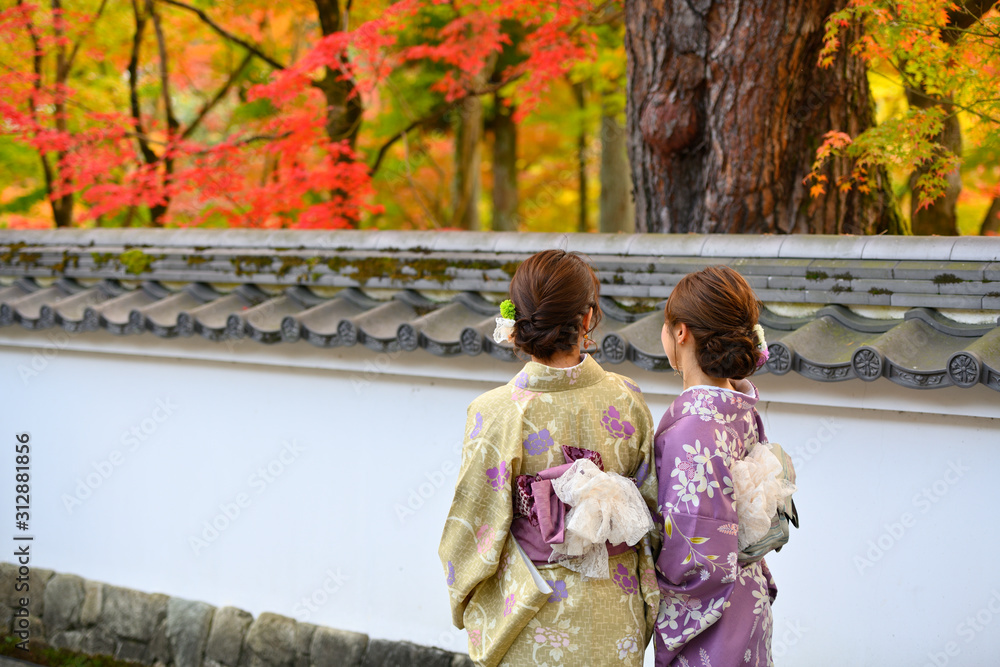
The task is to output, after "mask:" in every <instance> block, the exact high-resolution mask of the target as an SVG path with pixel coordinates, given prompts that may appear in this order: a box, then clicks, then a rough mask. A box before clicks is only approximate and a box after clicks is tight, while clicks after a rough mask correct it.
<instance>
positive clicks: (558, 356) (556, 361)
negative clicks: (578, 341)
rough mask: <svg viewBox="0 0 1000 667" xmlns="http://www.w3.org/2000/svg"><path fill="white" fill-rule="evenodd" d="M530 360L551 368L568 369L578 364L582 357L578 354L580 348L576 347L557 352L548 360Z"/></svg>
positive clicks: (533, 358) (536, 358)
mask: <svg viewBox="0 0 1000 667" xmlns="http://www.w3.org/2000/svg"><path fill="white" fill-rule="evenodd" d="M531 360H532V361H534V362H536V363H539V364H543V365H545V366H551V367H552V368H570V367H571V366H576V365H577V364H579V363H580V362H581V361H582V360H583V356H582V355H581V354H580V347H579V346H577V347H576V348H574V349H572V350H565V351H562V352H557V353H555V354H553V355H552V356H551V357H550V358H548V359H539V358H538V357H532V358H531Z"/></svg>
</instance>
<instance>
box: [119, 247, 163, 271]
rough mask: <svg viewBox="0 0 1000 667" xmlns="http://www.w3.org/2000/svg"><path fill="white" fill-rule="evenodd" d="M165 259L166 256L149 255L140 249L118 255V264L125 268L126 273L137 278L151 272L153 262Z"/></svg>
mask: <svg viewBox="0 0 1000 667" xmlns="http://www.w3.org/2000/svg"><path fill="white" fill-rule="evenodd" d="M164 257H165V255H149V254H147V253H144V252H143V251H141V250H139V249H138V248H132V249H131V250H126V251H125V252H123V253H122V254H120V255H118V263H119V264H121V265H122V266H124V267H125V270H126V271H128V272H129V273H131V274H132V275H136V276H137V275H139V274H141V273H145V272H147V271H149V267H151V266H152V265H153V262H155V261H156V260H158V259H163V258H164Z"/></svg>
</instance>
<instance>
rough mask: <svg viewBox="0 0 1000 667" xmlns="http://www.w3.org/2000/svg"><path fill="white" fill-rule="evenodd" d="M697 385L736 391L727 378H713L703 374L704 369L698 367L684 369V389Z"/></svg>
mask: <svg viewBox="0 0 1000 667" xmlns="http://www.w3.org/2000/svg"><path fill="white" fill-rule="evenodd" d="M699 385H702V386H709V387H718V388H719V389H731V390H733V391H736V388H735V387H734V386H733V383H732V382H730V381H729V378H714V377H711V376H708V375H705V373H704V371H702V370H701V369H700V368H698V369H697V370H696V371H688V370H685V371H684V389H685V390H688V389H690V388H691V387H697V386H699Z"/></svg>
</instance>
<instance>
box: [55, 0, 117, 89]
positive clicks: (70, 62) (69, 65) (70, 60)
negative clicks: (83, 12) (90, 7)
mask: <svg viewBox="0 0 1000 667" xmlns="http://www.w3.org/2000/svg"><path fill="white" fill-rule="evenodd" d="M107 4H108V0H101V6H100V7H98V8H97V14H95V15H94V20H93V21H91V22H90V25H89V26H88V27H87V29H86V30H84V31H83V32H81V33H80V37H79V38H78V39H77V40H76V43H75V44H73V50H72V51H70V54H69V58H67V59H66V71H65V72H60V73H59V76H62V77H68V76H69V71H70V70H71V69H73V61H74V60H76V54H77V53H79V51H80V45H81V44H83V40H84V39H85V38H86V37H87V35H88V34H89V33H91V32H93V31H94V26H95V25H97V21H98V19H100V18H101V15H102V14H103V13H104V8H105V7H106V6H107Z"/></svg>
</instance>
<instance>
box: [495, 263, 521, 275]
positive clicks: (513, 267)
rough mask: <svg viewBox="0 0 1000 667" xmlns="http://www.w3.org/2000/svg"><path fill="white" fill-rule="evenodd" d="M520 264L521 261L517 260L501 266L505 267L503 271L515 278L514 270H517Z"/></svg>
mask: <svg viewBox="0 0 1000 667" xmlns="http://www.w3.org/2000/svg"><path fill="white" fill-rule="evenodd" d="M519 266H521V262H520V261H515V262H506V263H504V265H503V266H501V267H500V268H501V269H503V272H504V273H506V274H507V276H508V277H510V278H513V277H514V272H515V271H517V267H519Z"/></svg>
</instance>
